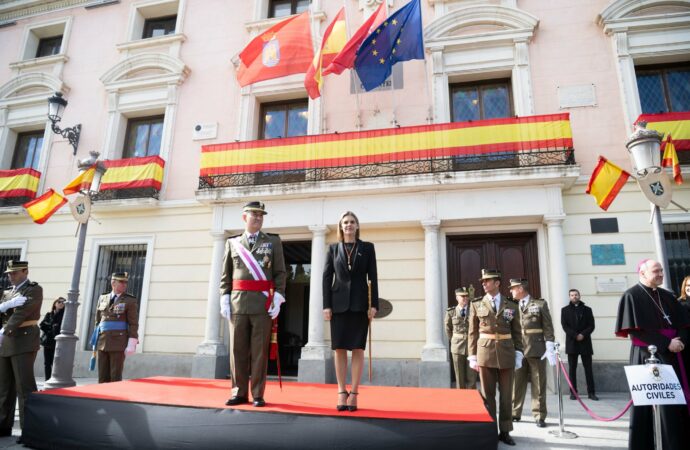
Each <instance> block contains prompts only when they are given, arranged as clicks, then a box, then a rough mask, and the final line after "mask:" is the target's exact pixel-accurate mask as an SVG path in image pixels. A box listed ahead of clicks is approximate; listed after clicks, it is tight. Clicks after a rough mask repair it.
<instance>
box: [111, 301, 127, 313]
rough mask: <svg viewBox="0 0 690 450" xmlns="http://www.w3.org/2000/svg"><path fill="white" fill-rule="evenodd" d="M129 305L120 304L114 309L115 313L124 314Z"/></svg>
mask: <svg viewBox="0 0 690 450" xmlns="http://www.w3.org/2000/svg"><path fill="white" fill-rule="evenodd" d="M126 307H127V305H126V304H125V303H118V304H116V305H115V306H114V307H113V312H114V313H115V314H123V313H124V312H125V308H126Z"/></svg>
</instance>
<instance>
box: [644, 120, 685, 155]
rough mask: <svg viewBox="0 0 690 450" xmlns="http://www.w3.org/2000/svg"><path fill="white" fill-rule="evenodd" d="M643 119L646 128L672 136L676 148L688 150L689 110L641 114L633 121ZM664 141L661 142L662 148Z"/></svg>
mask: <svg viewBox="0 0 690 450" xmlns="http://www.w3.org/2000/svg"><path fill="white" fill-rule="evenodd" d="M640 121H645V122H647V128H648V129H650V130H656V131H658V132H660V133H664V134H666V135H669V134H670V135H671V136H673V143H674V144H675V146H676V150H678V151H685V150H690V112H674V113H663V114H641V115H640V117H638V118H637V120H636V121H635V123H637V122H640ZM664 145H665V143H662V150H663V146H664Z"/></svg>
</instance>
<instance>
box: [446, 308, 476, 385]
mask: <svg viewBox="0 0 690 450" xmlns="http://www.w3.org/2000/svg"><path fill="white" fill-rule="evenodd" d="M444 322H445V325H446V336H447V337H448V339H449V340H450V354H451V355H452V357H453V370H454V371H455V387H457V388H458V389H465V388H468V389H474V388H475V386H476V383H477V372H475V371H474V370H473V369H471V368H470V365H469V363H468V361H467V332H468V330H469V326H470V305H469V304H468V305H467V306H465V311H464V314H463V307H462V306H460V305H457V306H453V307H452V308H448V309H447V310H446V317H445V319H444Z"/></svg>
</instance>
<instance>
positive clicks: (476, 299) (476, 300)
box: [472, 297, 484, 302]
mask: <svg viewBox="0 0 690 450" xmlns="http://www.w3.org/2000/svg"><path fill="white" fill-rule="evenodd" d="M483 298H484V297H475V298H474V299H473V300H472V301H473V302H478V301H480V300H481V299H483Z"/></svg>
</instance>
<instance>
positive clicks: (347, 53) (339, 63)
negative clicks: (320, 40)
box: [322, 2, 386, 75]
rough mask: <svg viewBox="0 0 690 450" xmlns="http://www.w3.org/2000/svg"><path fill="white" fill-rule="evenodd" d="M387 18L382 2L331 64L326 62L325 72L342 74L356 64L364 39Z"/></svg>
mask: <svg viewBox="0 0 690 450" xmlns="http://www.w3.org/2000/svg"><path fill="white" fill-rule="evenodd" d="M385 18H386V8H385V2H381V4H380V5H379V7H378V8H377V9H376V11H374V13H373V14H372V15H371V16H369V18H368V19H367V20H365V21H364V23H363V24H362V26H360V27H359V29H358V30H357V31H356V32H355V34H353V35H352V37H351V38H350V40H349V41H347V43H346V44H345V46H344V47H343V48H342V50H340V53H338V54H337V55H336V56H335V57H334V58H333V61H331V63H330V64H324V66H323V67H324V69H323V72H322V73H323V74H324V75H328V74H331V73H334V74H336V75H340V74H341V73H343V71H344V70H345V69H352V68H353V67H354V66H355V58H356V57H357V49H358V48H359V46H360V45H362V42H363V41H364V39H365V38H366V37H367V36H368V35H369V34H370V33H371V32H372V31H374V29H376V27H378V26H379V25H381V24H382V23H383V21H384V19H385Z"/></svg>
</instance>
